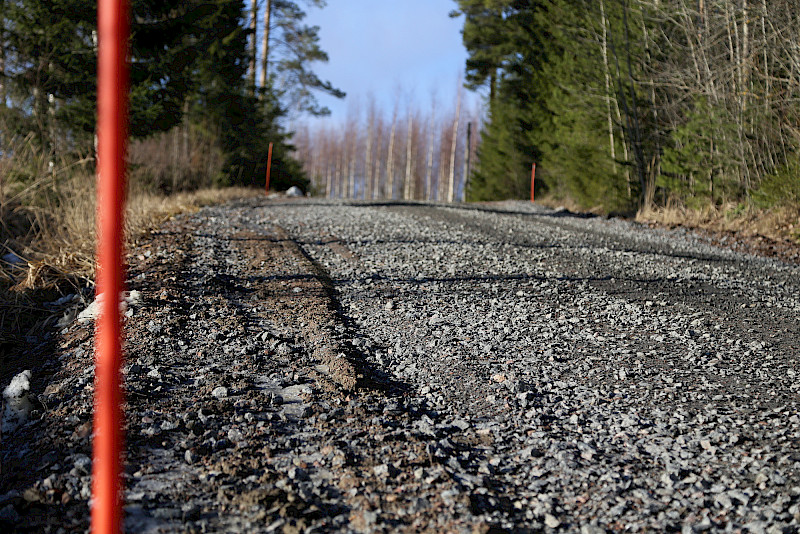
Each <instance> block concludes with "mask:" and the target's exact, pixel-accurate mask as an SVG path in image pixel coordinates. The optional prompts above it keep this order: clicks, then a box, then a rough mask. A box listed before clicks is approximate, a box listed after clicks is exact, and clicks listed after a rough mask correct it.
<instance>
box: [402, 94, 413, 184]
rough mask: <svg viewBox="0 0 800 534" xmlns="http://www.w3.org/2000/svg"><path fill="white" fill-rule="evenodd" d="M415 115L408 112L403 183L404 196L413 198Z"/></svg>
mask: <svg viewBox="0 0 800 534" xmlns="http://www.w3.org/2000/svg"><path fill="white" fill-rule="evenodd" d="M413 128H414V117H413V116H412V115H411V111H410V110H409V112H408V133H407V134H406V176H405V182H404V184H403V198H405V199H406V200H411V199H412V198H413V196H414V193H415V191H414V184H413V183H411V182H412V178H411V141H412V137H413V133H414V132H413Z"/></svg>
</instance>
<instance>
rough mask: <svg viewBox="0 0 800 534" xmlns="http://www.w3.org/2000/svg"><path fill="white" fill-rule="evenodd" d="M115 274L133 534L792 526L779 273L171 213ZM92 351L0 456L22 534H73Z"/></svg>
mask: <svg viewBox="0 0 800 534" xmlns="http://www.w3.org/2000/svg"><path fill="white" fill-rule="evenodd" d="M130 263H131V271H130V274H131V283H130V286H131V289H133V290H137V291H139V292H140V293H141V295H142V300H141V302H139V303H138V304H136V305H132V307H131V309H130V312H129V315H130V317H129V318H128V320H127V327H126V328H127V332H128V333H127V347H128V349H127V351H128V360H127V364H126V367H125V377H126V387H127V390H128V407H127V413H128V443H129V445H128V448H129V451H128V457H127V459H128V469H127V472H126V488H127V491H126V499H127V500H126V502H127V506H126V525H127V527H128V530H129V531H131V532H286V533H289V532H328V531H342V532H396V531H397V532H404V531H405V532H420V531H438V532H541V531H563V532H586V533H600V532H611V531H621V530H624V531H630V532H644V531H683V532H704V531H732V532H737V531H742V532H767V533H773V532H781V533H783V532H798V530H799V529H800V411H798V404H799V402H798V401H799V400H800V380H798V373H800V361H798V359H800V335H799V334H800V333H799V332H798V316H800V291H798V275H799V274H800V268H799V267H798V266H797V265H793V264H789V263H783V262H781V261H779V260H776V259H767V258H760V257H756V256H751V255H746V254H743V253H740V252H734V251H730V250H725V249H721V248H716V247H713V246H711V245H709V244H707V243H706V242H704V241H702V240H700V239H698V238H696V237H693V236H692V235H691V234H689V233H687V232H685V231H680V230H677V231H675V230H653V229H647V228H644V227H641V226H638V225H635V224H633V223H630V222H626V221H621V220H616V219H601V218H585V217H579V216H575V215H572V214H569V213H567V212H558V211H552V210H545V209H543V208H538V207H534V206H531V205H530V204H528V203H502V204H497V205H490V206H466V207H453V206H435V205H426V204H379V205H376V204H343V203H340V202H324V201H309V200H297V201H295V200H292V201H280V200H272V201H260V200H259V201H256V200H253V201H248V202H243V203H237V204H229V205H226V206H223V207H215V208H207V209H204V210H202V211H200V212H199V213H197V214H194V215H190V216H184V217H179V218H177V219H176V220H174V221H172V222H170V223H169V224H168V225H166V226H165V227H164V228H163V229H162V230H161V231H160V232H157V233H156V234H154V235H153V236H151V238H150V239H148V240H147V241H146V242H144V243H142V244H140V245H139V246H137V248H136V249H135V250H133V251H132V255H131V258H130ZM91 332H92V325H91V324H81V323H78V322H75V323H73V324H71V325H70V326H68V327H66V328H64V329H63V330H62V331H61V332H60V333H59V335H58V336H57V337H56V339H57V350H56V354H55V355H54V356H53V358H51V359H50V363H49V364H48V366H46V367H45V368H42V369H38V370H34V373H33V375H34V379H33V389H34V390H37V389H38V391H37V395H38V397H37V399H38V404H37V406H36V410H35V411H34V413H33V414H32V420H31V421H30V422H29V423H27V424H26V425H24V426H23V427H21V428H20V429H18V430H17V431H16V432H15V433H14V434H13V435H12V436H10V437H6V439H5V440H4V442H3V447H2V461H3V472H2V479H1V481H2V483H3V490H2V491H3V494H2V495H0V521H2V522H5V523H6V524H8V525H11V526H12V527H13V528H14V529H16V530H18V531H20V532H72V531H83V530H85V528H86V527H87V525H88V506H87V500H88V498H89V497H90V494H89V482H90V477H89V473H90V471H91V460H90V442H89V439H90V435H91V422H90V420H91V395H92V369H91V363H92V360H91V358H92V348H91ZM50 375H52V378H51V379H49V380H47V381H46V380H44V379H43V378H41V377H43V376H50ZM37 376H38V377H39V378H37Z"/></svg>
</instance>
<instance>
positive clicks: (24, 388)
mask: <svg viewBox="0 0 800 534" xmlns="http://www.w3.org/2000/svg"><path fill="white" fill-rule="evenodd" d="M30 390H31V372H30V370H27V369H26V370H25V371H22V372H21V373H20V374H18V375H17V376H15V377H14V378H12V379H11V383H10V384H9V385H8V386H6V389H4V390H3V404H4V409H3V422H2V431H3V434H8V433H10V432H13V431H14V430H16V429H17V428H18V427H19V426H21V425H24V424H25V422H26V421H27V420H28V415H29V414H30V413H31V410H32V409H33V405H31V401H30V399H28V394H29V393H30Z"/></svg>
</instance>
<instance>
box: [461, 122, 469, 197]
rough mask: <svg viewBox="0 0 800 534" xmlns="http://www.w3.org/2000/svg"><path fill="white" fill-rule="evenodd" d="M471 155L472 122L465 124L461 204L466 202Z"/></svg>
mask: <svg viewBox="0 0 800 534" xmlns="http://www.w3.org/2000/svg"><path fill="white" fill-rule="evenodd" d="M471 155H472V121H470V122H468V123H467V146H466V147H465V153H464V171H463V174H464V176H463V178H462V181H463V182H464V188H463V191H462V193H461V201H462V202H463V201H464V200H466V196H467V183H469V158H470V156H471Z"/></svg>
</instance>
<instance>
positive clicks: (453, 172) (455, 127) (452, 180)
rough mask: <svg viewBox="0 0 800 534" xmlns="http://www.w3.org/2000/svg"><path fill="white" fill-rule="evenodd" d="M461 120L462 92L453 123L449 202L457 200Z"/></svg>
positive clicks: (448, 190)
mask: <svg viewBox="0 0 800 534" xmlns="http://www.w3.org/2000/svg"><path fill="white" fill-rule="evenodd" d="M460 118H461V90H459V91H458V96H457V97H456V118H455V120H454V121H453V139H452V142H451V143H450V176H449V179H448V180H447V201H448V202H453V200H454V199H455V182H456V148H458V121H459V119H460Z"/></svg>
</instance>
